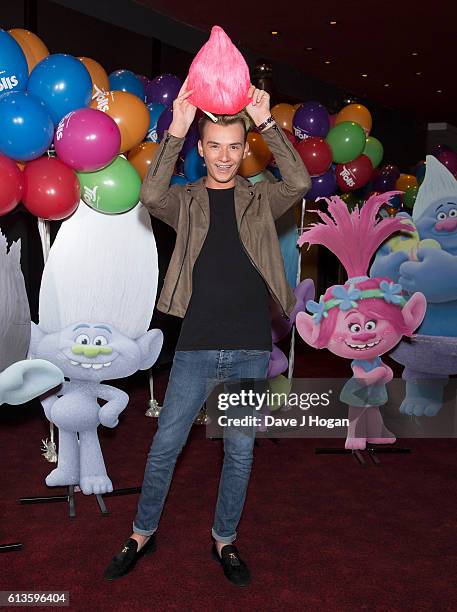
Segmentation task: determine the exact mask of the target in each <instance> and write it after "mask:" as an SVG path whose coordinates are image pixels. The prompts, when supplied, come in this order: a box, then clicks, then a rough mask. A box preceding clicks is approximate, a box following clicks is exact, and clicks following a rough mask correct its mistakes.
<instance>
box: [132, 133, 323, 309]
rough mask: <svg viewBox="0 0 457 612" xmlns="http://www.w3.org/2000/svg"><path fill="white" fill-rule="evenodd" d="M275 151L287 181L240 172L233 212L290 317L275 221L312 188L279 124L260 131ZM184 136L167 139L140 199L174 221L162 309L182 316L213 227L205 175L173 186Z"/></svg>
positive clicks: (289, 298) (274, 294)
mask: <svg viewBox="0 0 457 612" xmlns="http://www.w3.org/2000/svg"><path fill="white" fill-rule="evenodd" d="M262 136H263V137H264V139H265V141H266V143H267V144H268V146H269V147H270V149H271V152H272V153H273V155H274V157H275V160H276V163H277V164H278V167H279V170H280V172H281V175H282V178H283V180H282V181H280V182H277V183H270V182H268V181H261V182H259V183H256V184H255V185H251V184H250V183H249V182H248V181H247V180H246V179H244V178H242V177H240V176H237V177H236V185H235V214H236V219H237V224H238V231H239V234H240V240H241V243H242V245H243V247H244V250H245V251H246V254H247V255H248V257H249V259H250V260H251V262H252V264H253V265H254V266H255V267H256V269H257V270H258V272H259V273H260V274H261V276H262V277H263V279H264V281H265V283H266V285H267V287H268V289H269V291H270V294H271V295H272V297H273V299H275V300H276V302H277V303H278V304H279V305H280V307H281V310H282V312H283V316H285V317H287V315H288V314H290V312H291V310H292V309H293V307H294V306H295V302H296V300H295V296H294V293H293V291H292V290H291V288H290V285H289V284H288V282H287V280H286V276H285V272H284V264H283V259H282V256H281V251H280V248H279V241H278V235H277V233H276V228H275V223H274V222H275V220H276V219H278V218H279V217H280V216H281V215H282V214H283V213H285V212H286V210H287V209H289V208H290V207H291V206H292V205H293V204H294V203H295V202H297V201H298V200H299V199H300V198H302V197H303V195H304V194H305V193H306V192H307V191H308V189H309V188H310V185H311V179H310V178H309V175H308V172H307V170H306V169H305V166H304V165H303V162H302V160H301V158H300V156H299V155H298V154H297V152H296V151H295V150H294V149H293V147H292V146H291V144H290V142H289V140H288V139H287V138H286V136H285V135H284V133H283V132H282V130H281V128H280V127H279V126H277V125H273V126H272V127H270V128H269V129H268V130H266V131H265V132H263V133H262ZM183 143H184V138H177V137H175V136H172V135H170V134H167V136H166V137H165V138H164V139H163V141H162V142H161V144H160V147H159V149H158V151H157V154H156V156H155V159H154V161H153V162H152V164H151V167H150V169H149V171H148V174H147V176H146V178H145V180H144V182H143V186H142V189H141V196H140V199H141V202H142V203H143V204H144V206H146V208H147V209H148V210H149V212H150V214H151V215H153V216H154V217H157V218H158V219H161V220H162V221H164V222H165V223H167V224H168V225H171V226H172V227H173V228H174V229H175V230H176V233H177V237H176V244H175V248H174V251H173V255H172V257H171V260H170V264H169V266H168V270H167V274H166V277H165V281H164V285H163V288H162V292H161V294H160V297H159V300H158V302H157V308H158V310H160V311H162V312H165V313H168V314H172V315H176V316H178V317H184V315H185V314H186V310H187V306H188V304H189V300H190V297H191V294H192V270H193V267H194V264H195V261H196V259H197V257H198V255H199V253H200V250H201V248H202V246H203V243H204V241H205V238H206V234H207V232H208V228H209V199H208V192H207V191H206V187H205V179H204V178H202V179H200V180H198V181H196V182H195V183H188V184H187V185H173V186H172V187H169V184H170V178H171V176H172V174H173V170H174V166H175V163H176V160H177V158H178V154H179V152H180V150H181V147H182V145H183Z"/></svg>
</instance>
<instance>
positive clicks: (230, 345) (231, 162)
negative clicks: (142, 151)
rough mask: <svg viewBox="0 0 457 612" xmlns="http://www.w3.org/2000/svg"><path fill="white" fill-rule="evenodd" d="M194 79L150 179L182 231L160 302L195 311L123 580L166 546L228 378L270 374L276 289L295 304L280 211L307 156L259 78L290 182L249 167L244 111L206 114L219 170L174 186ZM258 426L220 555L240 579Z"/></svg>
mask: <svg viewBox="0 0 457 612" xmlns="http://www.w3.org/2000/svg"><path fill="white" fill-rule="evenodd" d="M186 87H187V81H186V82H185V83H184V85H183V87H182V88H181V91H180V92H179V95H178V97H177V98H176V100H175V101H174V103H173V121H172V123H171V125H170V127H169V130H168V134H167V135H166V136H165V138H164V139H163V141H162V143H161V145H160V148H159V150H158V152H157V155H156V157H155V160H154V162H153V163H152V164H151V168H150V169H149V172H148V175H147V177H146V179H145V181H144V183H143V187H142V191H141V200H142V202H143V204H144V205H145V206H146V207H147V208H148V209H149V211H150V213H151V215H153V216H155V217H157V218H159V219H161V220H162V221H165V222H166V223H168V224H169V225H171V226H172V227H173V228H174V229H175V230H176V232H177V239H176V245H175V249H174V252H173V255H172V258H171V261H170V264H169V267H168V271H167V275H166V278H165V281H164V286H163V289H162V292H161V295H160V298H159V301H158V303H157V308H158V309H159V310H161V311H162V312H166V313H169V314H172V315H176V316H178V317H183V318H184V321H183V325H182V330H181V335H180V338H179V341H178V346H177V350H176V353H175V357H174V360H173V367H172V369H171V373H170V379H169V384H168V388H167V392H166V395H165V400H164V405H163V408H162V410H161V413H160V416H159V420H158V430H157V432H156V434H155V436H154V440H153V443H152V445H151V450H150V452H149V455H148V459H147V463H146V469H145V475H144V481H143V486H142V492H141V496H140V500H139V504H138V512H137V515H136V517H135V520H134V523H133V534H132V535H131V537H130V538H129V539H128V540H127V542H126V543H125V545H124V548H123V549H122V551H121V552H120V553H119V554H118V555H116V556H115V557H114V558H113V559H112V561H111V563H110V564H109V566H108V568H107V569H106V571H105V578H107V579H108V580H113V579H115V578H118V577H120V576H123V575H124V574H126V573H127V572H128V571H130V570H131V569H132V568H133V566H134V565H135V563H136V561H137V560H138V559H139V558H140V557H141V556H143V555H144V554H146V553H148V552H152V550H154V548H155V531H156V529H157V525H158V521H159V518H160V515H161V512H162V508H163V505H164V502H165V498H166V495H167V492H168V488H169V486H170V482H171V478H172V475H173V470H174V466H175V463H176V459H177V457H178V455H179V453H180V452H181V449H182V447H183V446H184V444H185V442H186V440H187V436H188V434H189V431H190V428H191V426H192V423H193V421H194V419H195V417H196V416H197V414H198V412H199V410H200V408H201V406H202V405H203V404H204V402H205V400H206V399H207V397H208V396H209V394H210V392H211V390H212V389H213V388H214V387H215V385H216V384H217V383H221V382H228V381H235V380H240V379H262V378H263V379H264V378H265V377H266V374H267V369H268V361H269V357H270V351H271V328H270V316H269V307H268V300H269V296H271V297H272V298H273V299H274V300H276V301H277V303H278V304H279V306H280V307H281V309H282V311H283V316H285V317H287V316H288V313H290V311H291V310H292V309H293V307H294V305H295V297H294V294H293V292H292V290H291V288H290V286H289V285H288V283H287V281H286V278H285V273H284V266H283V262H282V258H281V252H280V248H279V242H278V237H277V233H276V230H275V225H274V220H275V219H277V218H279V217H280V216H281V215H282V214H283V213H284V212H285V211H286V210H287V209H288V208H290V207H291V206H292V205H293V204H294V203H295V202H297V200H299V199H301V198H302V197H303V195H304V194H305V193H306V191H307V190H308V189H309V187H310V178H309V175H308V172H307V171H306V169H305V167H304V165H303V162H302V161H301V159H300V157H299V155H297V153H296V152H295V151H294V149H293V148H292V146H291V145H290V143H289V141H288V139H287V138H286V137H285V135H284V134H283V132H282V131H281V129H280V128H279V126H277V125H276V124H275V122H274V120H273V117H272V116H271V113H270V99H269V95H268V94H267V93H266V92H265V91H261V90H258V89H255V88H254V86H251V87H250V90H249V97H250V98H251V102H250V103H249V104H248V105H247V106H246V111H247V112H248V114H249V115H250V117H251V119H252V120H253V121H254V123H255V124H256V126H257V129H258V130H259V131H261V133H262V135H263V137H264V138H265V140H266V142H267V144H268V145H269V147H270V149H271V151H272V153H273V154H274V156H275V159H276V162H277V164H278V166H279V169H280V171H281V175H282V177H283V180H282V181H281V182H278V183H269V182H267V181H263V182H260V183H257V184H256V185H255V186H251V185H250V184H249V182H248V181H246V180H245V179H243V178H241V177H240V176H238V175H237V172H238V169H239V167H240V164H241V162H242V160H243V159H245V158H246V156H247V155H248V153H249V145H248V143H247V141H246V132H247V129H246V128H247V126H246V123H245V121H244V119H243V116H242V115H234V116H220V117H219V118H218V121H217V122H215V123H214V122H213V121H212V120H210V119H209V118H208V117H206V116H203V117H202V119H201V120H200V123H199V128H200V141H199V143H198V150H199V153H200V155H202V156H203V157H204V160H205V163H206V167H207V173H208V176H206V177H204V178H203V179H200V180H199V181H197V182H196V183H194V184H187V185H185V186H183V185H174V186H172V187H169V184H170V179H171V176H172V174H173V170H174V166H175V163H176V161H177V158H178V154H179V151H180V150H181V147H182V145H183V143H184V138H185V136H186V134H187V131H188V129H189V127H190V125H191V123H192V121H193V119H194V117H195V112H196V107H195V106H193V105H192V104H191V103H190V102H189V100H188V98H189V96H190V95H191V94H192V91H187V89H186ZM253 445H254V437H253V436H252V435H251V436H250V435H238V436H224V464H223V469H222V474H221V480H220V484H219V493H218V499H217V505H216V512H215V518H214V523H213V528H212V536H213V538H214V543H213V549H212V554H213V556H214V558H215V559H217V560H218V561H219V562H220V563H221V564H222V567H223V570H224V573H225V575H226V576H227V578H228V579H229V580H231V581H232V582H233V583H234V584H237V585H240V586H242V585H246V584H248V583H249V580H250V573H249V570H248V568H247V566H246V564H245V563H244V561H243V560H242V559H241V558H240V556H239V553H238V550H237V548H236V547H235V546H234V545H233V542H234V540H235V538H236V527H237V525H238V522H239V519H240V516H241V512H242V509H243V505H244V500H245V496H246V489H247V486H248V482H249V475H250V470H251V463H252V453H253Z"/></svg>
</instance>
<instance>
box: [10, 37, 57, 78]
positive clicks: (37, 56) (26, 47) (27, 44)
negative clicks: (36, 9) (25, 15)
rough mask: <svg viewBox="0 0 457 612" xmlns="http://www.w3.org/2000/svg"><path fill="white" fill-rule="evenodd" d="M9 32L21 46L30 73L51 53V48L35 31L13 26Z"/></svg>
mask: <svg viewBox="0 0 457 612" xmlns="http://www.w3.org/2000/svg"><path fill="white" fill-rule="evenodd" d="M8 34H11V36H12V37H13V38H14V40H15V41H16V42H17V43H18V45H19V46H20V47H21V49H22V51H23V52H24V55H25V59H26V60H27V65H28V67H29V74H30V73H31V72H32V70H33V69H34V68H35V66H36V65H37V64H38V62H41V60H42V59H44V58H45V57H47V56H48V55H49V50H48V48H47V46H46V45H45V44H44V42H43V41H42V40H41V38H38V36H37V35H36V34H34V33H33V32H29V31H28V30H23V29H22V28H13V29H12V30H9V31H8Z"/></svg>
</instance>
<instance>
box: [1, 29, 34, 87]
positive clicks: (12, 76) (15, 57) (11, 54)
mask: <svg viewBox="0 0 457 612" xmlns="http://www.w3.org/2000/svg"><path fill="white" fill-rule="evenodd" d="M28 77H29V71H28V68H27V59H26V57H25V55H24V52H23V51H22V49H21V47H20V46H19V44H18V43H17V42H16V41H15V40H14V38H13V37H12V36H11V35H10V34H8V32H5V30H1V29H0V95H1V94H4V93H6V92H7V91H22V90H24V89H25V87H26V85H27V79H28Z"/></svg>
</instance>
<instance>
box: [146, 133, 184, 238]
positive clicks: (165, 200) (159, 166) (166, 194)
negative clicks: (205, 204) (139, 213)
mask: <svg viewBox="0 0 457 612" xmlns="http://www.w3.org/2000/svg"><path fill="white" fill-rule="evenodd" d="M183 144H184V138H177V137H176V136H172V135H171V134H168V133H167V135H166V136H165V138H164V139H163V140H162V142H161V143H160V146H159V148H158V149H157V153H156V155H155V157H154V159H153V161H152V163H151V166H150V168H149V170H148V173H147V175H146V177H145V179H144V181H143V185H142V187H141V193H140V200H141V202H142V204H143V205H144V206H145V207H146V208H147V209H148V211H149V212H150V214H151V215H152V216H153V217H157V218H158V219H160V220H161V221H164V222H165V223H167V224H168V225H171V226H172V227H173V228H174V229H176V228H177V225H178V217H179V208H180V197H179V196H180V192H181V191H182V185H173V186H171V187H170V180H171V177H172V175H173V171H174V168H175V164H176V160H177V159H178V155H179V152H180V151H181V148H182V146H183Z"/></svg>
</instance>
